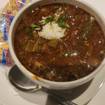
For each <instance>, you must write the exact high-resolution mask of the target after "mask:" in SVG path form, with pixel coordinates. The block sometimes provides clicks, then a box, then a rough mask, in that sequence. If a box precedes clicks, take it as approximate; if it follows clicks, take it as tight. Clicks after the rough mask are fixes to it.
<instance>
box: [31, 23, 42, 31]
mask: <svg viewBox="0 0 105 105" xmlns="http://www.w3.org/2000/svg"><path fill="white" fill-rule="evenodd" d="M31 28H32V29H33V30H40V29H41V27H40V25H37V24H31Z"/></svg>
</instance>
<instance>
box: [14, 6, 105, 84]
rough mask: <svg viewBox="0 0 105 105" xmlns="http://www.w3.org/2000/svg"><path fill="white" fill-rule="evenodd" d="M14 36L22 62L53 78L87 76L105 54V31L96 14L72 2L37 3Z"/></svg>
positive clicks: (72, 78)
mask: <svg viewBox="0 0 105 105" xmlns="http://www.w3.org/2000/svg"><path fill="white" fill-rule="evenodd" d="M14 36H15V37H14V49H15V52H16V55H17V58H18V59H19V61H20V62H21V63H22V65H24V67H25V68H26V69H27V70H29V71H30V72H32V73H34V74H35V75H37V76H39V77H41V78H44V79H47V80H50V81H57V82H61V81H63V82H65V81H73V80H77V79H80V78H82V77H84V76H87V75H88V74H90V73H91V72H93V71H94V70H95V69H96V68H97V67H98V66H99V65H100V64H101V62H102V60H103V59H104V56H105V37H104V33H103V31H102V29H101V27H100V25H99V24H98V22H97V21H96V19H95V17H94V16H92V15H90V14H89V13H87V12H86V11H84V10H83V9H81V8H79V7H78V6H73V5H69V4H50V5H45V6H41V7H34V6H33V7H32V8H30V9H28V10H27V11H26V12H24V14H23V16H22V18H21V20H20V22H19V24H18V26H17V28H16V31H15V33H14Z"/></svg>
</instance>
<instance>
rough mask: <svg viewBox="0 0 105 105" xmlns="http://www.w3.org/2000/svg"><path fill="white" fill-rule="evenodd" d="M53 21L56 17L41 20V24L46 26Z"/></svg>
mask: <svg viewBox="0 0 105 105" xmlns="http://www.w3.org/2000/svg"><path fill="white" fill-rule="evenodd" d="M52 21H54V17H53V16H49V17H47V18H45V19H43V20H41V21H40V23H41V24H43V25H45V24H48V23H49V22H52Z"/></svg>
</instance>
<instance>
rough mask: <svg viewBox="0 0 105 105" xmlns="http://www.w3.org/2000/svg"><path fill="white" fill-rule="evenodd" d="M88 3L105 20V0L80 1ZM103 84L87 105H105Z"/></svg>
mask: <svg viewBox="0 0 105 105" xmlns="http://www.w3.org/2000/svg"><path fill="white" fill-rule="evenodd" d="M7 1H8V0H0V10H1V9H2V8H3V7H4V6H5V5H6V3H7ZM81 1H86V2H88V3H90V5H91V4H92V5H95V7H96V8H97V10H98V11H99V12H100V14H101V15H103V18H105V12H104V10H105V0H81ZM104 97H105V84H104V85H103V87H102V88H101V89H100V91H99V92H98V93H97V95H96V96H95V97H94V98H93V99H92V101H91V102H90V103H89V104H88V105H105V99H104Z"/></svg>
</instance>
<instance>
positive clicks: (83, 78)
mask: <svg viewBox="0 0 105 105" xmlns="http://www.w3.org/2000/svg"><path fill="white" fill-rule="evenodd" d="M40 1H42V0H36V1H32V2H31V3H29V4H28V5H26V6H24V7H23V8H22V9H21V10H20V11H19V12H18V14H17V15H16V16H15V18H14V20H13V22H12V24H11V26H10V30H9V35H10V36H9V39H8V42H9V50H10V53H11V56H12V58H13V60H14V62H15V64H16V65H17V66H18V67H19V68H20V69H21V71H22V72H23V73H24V74H25V75H27V76H28V77H29V78H30V79H33V77H38V80H37V79H36V81H40V82H44V83H49V84H52V85H56V84H57V85H59V86H63V85H66V84H71V85H74V84H78V83H82V82H84V81H87V80H88V79H91V78H93V76H94V75H95V74H97V73H98V72H99V71H100V70H101V69H102V68H103V67H104V65H105V58H104V59H103V61H102V62H101V64H100V65H99V66H98V67H97V68H96V69H95V70H94V71H93V72H92V73H90V74H89V75H87V76H85V77H82V78H80V79H77V80H74V81H66V82H57V81H50V80H47V79H44V78H41V77H39V76H37V75H35V74H33V73H31V72H30V71H29V70H27V69H26V68H25V67H24V66H23V65H22V64H21V62H20V61H19V60H18V58H17V56H16V54H15V51H14V49H13V42H12V36H13V35H12V33H13V29H14V27H15V23H16V22H17V20H18V19H19V17H20V16H21V15H22V13H23V12H24V11H25V10H26V9H28V8H29V7H31V6H32V5H34V4H35V3H37V2H40ZM76 2H78V3H80V4H81V5H85V6H86V8H89V9H91V10H92V11H94V13H95V14H97V16H98V17H99V18H100V19H101V20H102V21H103V19H102V17H101V16H100V14H99V13H98V12H97V11H96V9H95V8H93V7H92V6H90V5H89V4H87V2H86V4H85V3H84V2H82V1H76ZM103 22H104V25H105V21H103ZM101 28H102V27H101ZM33 80H34V79H33Z"/></svg>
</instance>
